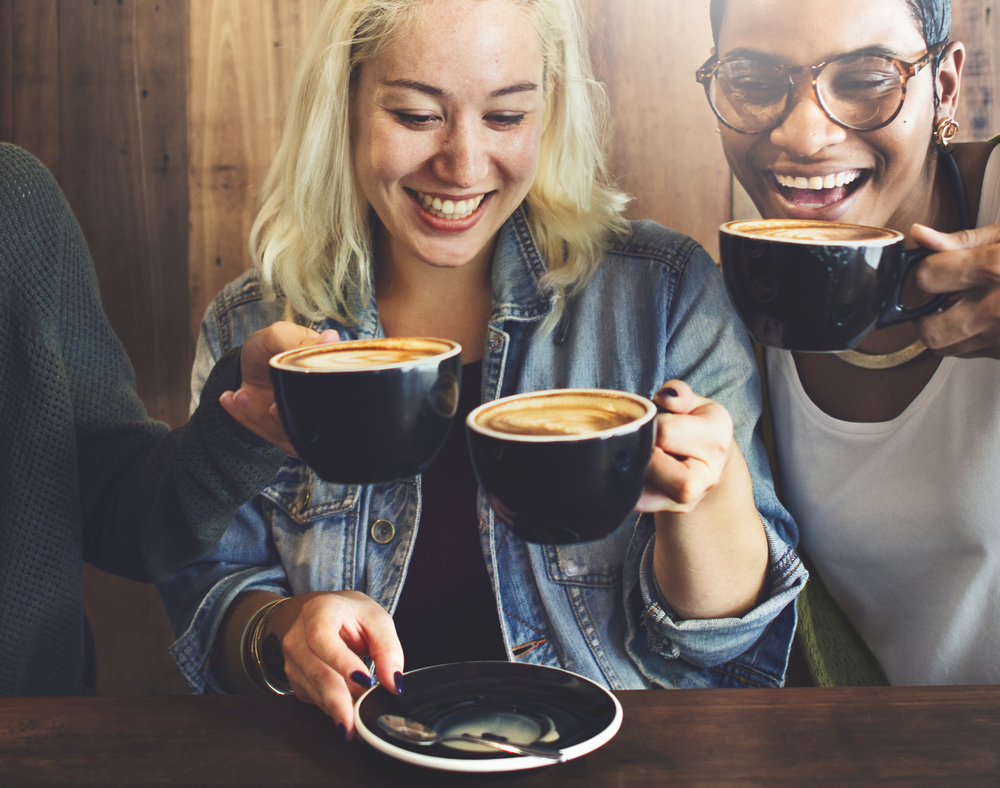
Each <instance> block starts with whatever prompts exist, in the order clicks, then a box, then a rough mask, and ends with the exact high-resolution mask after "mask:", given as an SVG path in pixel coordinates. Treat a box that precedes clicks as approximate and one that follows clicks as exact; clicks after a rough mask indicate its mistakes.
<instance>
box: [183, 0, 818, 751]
mask: <svg viewBox="0 0 1000 788" xmlns="http://www.w3.org/2000/svg"><path fill="white" fill-rule="evenodd" d="M604 111H605V106H604V98H603V93H602V91H601V89H600V87H599V85H597V84H596V83H595V82H594V80H593V78H592V76H591V74H590V66H589V62H588V60H587V56H586V53H585V51H584V46H583V38H582V36H581V31H580V24H579V20H578V18H577V10H576V8H575V7H574V5H573V3H572V2H570V0H393V1H392V2H389V1H387V0H382V1H381V2H373V0H331V2H330V3H329V4H328V5H327V6H326V8H325V10H324V12H323V14H322V17H321V18H320V20H319V23H318V25H317V29H316V31H315V35H314V38H313V41H312V43H311V45H310V46H309V48H308V49H307V50H306V52H305V53H304V55H303V60H302V64H301V67H300V70H299V73H298V78H297V82H296V86H295V91H294V97H293V101H292V108H291V112H290V116H289V121H288V126H287V129H286V131H285V136H284V139H283V142H282V145H281V150H280V152H279V154H278V157H277V159H276V161H275V163H274V166H273V168H272V170H271V173H270V175H269V177H268V180H267V184H266V187H265V193H264V200H263V207H262V209H261V213H260V216H259V218H258V220H257V223H256V225H255V227H254V230H253V234H252V238H251V248H252V250H253V254H254V258H255V261H256V266H255V268H254V270H253V271H251V272H249V273H247V274H246V275H245V276H243V277H241V278H240V279H239V280H237V281H236V282H234V283H233V284H231V285H230V286H229V287H228V288H226V289H225V290H224V291H223V292H222V294H221V295H220V296H219V297H218V298H217V299H216V300H215V302H214V303H213V304H212V306H211V308H210V309H209V310H208V313H207V314H206V318H205V322H204V324H203V329H202V336H201V342H200V350H199V355H198V363H197V371H196V377H195V382H194V389H195V392H196V396H197V392H198V390H199V388H200V386H201V382H202V380H203V379H204V376H205V375H206V374H207V372H208V370H209V369H210V368H211V366H212V364H213V362H214V360H215V359H216V358H218V357H219V356H220V355H221V354H222V353H224V352H225V349H226V348H227V347H228V345H229V344H230V343H232V342H234V341H239V337H240V336H242V335H243V334H244V333H245V332H247V331H250V330H253V327H255V326H260V325H266V324H268V323H269V322H270V321H273V320H277V319H279V318H280V317H281V316H282V315H285V314H288V315H289V316H291V317H294V318H295V319H297V320H300V321H304V322H307V323H309V324H311V325H312V326H314V327H316V328H319V329H330V328H333V329H336V330H337V331H338V332H339V333H340V336H341V338H342V339H348V338H361V337H370V336H379V335H383V334H384V335H387V336H405V335H430V336H440V337H448V338H451V339H454V340H457V341H458V342H459V343H461V345H462V347H463V361H464V364H465V366H464V368H463V371H462V391H461V395H460V403H459V415H458V417H457V418H456V428H455V429H453V430H452V434H451V436H450V437H449V441H448V443H447V444H446V446H445V448H444V449H443V450H442V451H441V453H440V454H439V455H438V457H437V458H436V459H435V461H434V463H433V464H432V466H431V467H430V469H429V470H428V471H427V472H426V473H425V474H423V475H422V476H421V477H419V478H410V479H404V480H401V481H399V482H395V483H391V484H380V485H371V486H361V487H358V486H339V485H333V484H326V483H323V482H321V481H319V480H318V479H316V478H315V477H314V476H313V475H312V474H311V473H310V471H309V469H308V468H307V467H306V466H305V465H304V464H303V463H302V462H301V461H298V460H296V459H292V460H290V461H289V462H288V463H286V465H285V466H284V467H283V468H282V470H281V472H280V473H279V474H278V476H277V478H276V479H275V481H274V484H273V485H272V486H271V487H270V488H269V489H268V490H266V491H265V492H264V494H263V495H261V496H260V497H258V498H257V499H256V500H255V501H254V502H253V503H252V504H250V505H248V506H246V507H244V509H243V510H242V511H241V513H240V515H239V517H238V518H237V519H236V520H235V521H234V523H233V525H232V526H231V528H230V530H229V532H228V533H227V535H226V538H225V542H224V543H223V544H221V545H220V548H219V549H218V550H217V551H216V552H215V553H214V554H213V555H212V556H210V557H209V558H208V559H207V560H206V561H203V562H201V563H198V564H195V565H193V566H191V567H190V568H188V569H186V570H185V571H184V572H183V573H181V574H180V575H178V576H177V577H176V578H175V579H174V580H173V581H172V582H171V583H170V584H168V585H165V586H164V594H165V596H166V598H167V603H168V607H169V608H170V609H171V612H172V615H173V617H174V623H175V626H176V627H177V630H178V631H179V632H181V633H182V634H181V635H180V637H179V639H178V641H177V642H176V643H175V644H174V647H173V650H174V653H175V655H176V657H177V659H178V661H179V663H180V665H181V667H182V669H183V670H184V672H185V674H186V675H187V677H188V679H189V681H190V682H191V684H192V687H193V688H194V689H195V690H196V691H232V692H241V691H253V688H254V686H255V685H258V686H265V685H266V686H270V687H272V688H275V689H278V690H283V691H294V693H295V694H296V695H297V696H298V697H300V698H301V699H302V700H304V701H307V702H312V703H316V704H318V705H320V706H321V707H322V708H323V710H324V711H326V712H327V713H328V714H330V715H331V716H332V717H333V718H334V719H335V720H337V722H338V723H339V724H340V725H341V726H342V728H341V730H342V733H343V735H344V736H345V737H348V738H349V737H350V736H351V735H353V723H352V717H351V704H352V700H353V698H354V697H356V696H357V695H358V694H360V693H361V692H362V691H363V690H364V689H365V688H366V687H367V686H369V685H370V682H371V676H374V677H376V678H377V679H378V680H380V681H381V682H382V683H383V684H385V685H386V686H388V687H389V688H391V689H393V690H395V691H397V692H403V691H404V686H403V685H404V681H403V671H404V664H405V667H407V668H414V667H420V666H422V665H428V664H439V663H442V662H454V661H463V660H480V659H501V660H507V659H519V660H522V661H526V662H531V663H538V664H545V665H551V666H560V667H563V668H566V669H569V670H572V671H575V672H577V673H580V674H583V675H585V676H588V677H590V678H592V679H594V680H596V681H598V682H600V683H601V684H603V685H605V686H608V687H612V688H626V687H631V688H639V687H654V686H682V687H697V686H738V685H755V686H757V685H764V686H774V685H779V684H780V683H781V681H782V676H783V671H784V668H785V663H786V659H787V655H788V649H789V644H790V638H791V632H792V628H793V625H794V606H793V605H792V604H791V603H792V601H793V600H794V597H795V595H796V594H797V592H798V589H799V588H800V587H801V583H802V581H803V578H804V572H803V570H802V568H801V566H800V564H799V562H798V559H797V558H796V556H795V553H794V552H793V550H792V545H793V544H794V541H795V538H796V536H795V527H794V524H793V523H792V522H791V521H790V520H789V518H788V516H787V514H786V513H785V511H784V510H783V509H782V508H781V507H780V505H779V504H778V503H777V500H776V498H775V496H774V492H773V489H772V485H771V482H770V479H769V477H768V476H767V471H766V460H765V457H764V454H763V451H762V449H761V446H760V445H759V443H758V442H757V441H756V440H755V439H754V437H753V432H754V427H755V425H756V423H757V419H758V416H759V410H760V398H759V392H758V380H757V377H756V372H755V366H754V363H753V359H752V356H751V354H750V349H749V347H748V345H747V342H746V340H745V338H744V334H743V331H742V329H741V327H740V326H739V325H738V324H737V323H736V322H735V321H734V318H733V316H732V314H731V312H730V308H729V306H728V301H727V300H726V296H725V292H724V290H723V288H722V286H721V282H720V279H719V276H718V274H717V272H716V270H715V267H714V265H713V264H712V261H711V260H710V259H709V258H708V256H707V255H706V254H705V253H704V252H703V251H702V250H701V249H700V248H699V247H698V246H697V244H695V243H694V242H693V241H691V240H690V239H689V238H686V237H683V236H681V235H678V234H677V233H674V232H671V231H669V230H666V229H664V228H662V227H659V226H657V225H654V224H652V223H629V222H626V221H624V220H623V219H622V217H621V210H622V207H623V206H624V204H625V197H624V196H623V195H622V194H620V193H618V192H617V191H615V190H614V189H613V188H612V187H610V186H609V185H608V183H607V179H606V176H605V172H604V163H603V159H602V154H601V146H602V141H603V140H602V129H603V120H604ZM664 381H666V383H664ZM571 386H583V387H595V386H599V387H605V388H616V389H626V390H629V391H634V392H640V393H642V394H644V395H646V396H654V395H655V397H656V399H657V401H658V402H659V403H661V404H662V405H663V406H664V407H665V408H666V409H667V410H668V411H669V413H667V414H664V415H662V416H660V417H659V423H658V438H657V448H656V450H655V455H654V459H653V462H652V464H651V466H650V469H649V472H648V475H647V484H646V491H645V493H644V495H643V498H642V500H641V501H640V505H639V509H640V510H641V512H642V513H641V514H640V513H638V512H637V513H636V514H635V515H634V516H631V517H629V518H627V520H626V521H625V522H623V523H622V525H621V527H620V528H619V529H618V530H617V531H616V532H615V533H614V534H612V535H611V536H609V537H607V538H606V539H603V540H600V541H598V542H593V543H588V544H581V545H575V546H569V547H541V546H538V545H532V544H528V543H525V542H522V541H520V540H519V539H517V538H516V537H514V536H513V535H512V534H510V533H508V531H507V529H506V527H505V526H504V525H503V523H502V521H501V520H500V519H498V518H496V517H494V514H493V512H492V511H491V510H490V509H489V507H488V506H487V504H486V502H485V500H484V499H483V498H482V497H481V496H477V485H476V481H475V477H474V475H473V473H472V469H471V464H470V461H469V457H468V453H467V449H466V447H465V438H464V430H462V420H463V414H465V413H467V412H468V411H469V410H471V408H472V407H473V406H475V405H478V404H479V403H480V402H481V401H484V400H490V399H495V398H496V397H499V396H505V395H507V394H512V393H515V392H519V391H530V390H537V389H545V388H558V387H571ZM696 392H697V393H696ZM745 458H746V459H745ZM418 526H419V528H418ZM272 604H276V606H274V607H267V606H268V605H272ZM261 611H264V612H263V613H262V612H261ZM265 614H266V615H267V619H266V622H265V623H264V624H262V625H261V627H256V626H253V627H249V628H248V623H254V622H257V621H261V620H262V619H261V618H259V617H260V616H263V615H265ZM390 616H392V617H390ZM255 630H259V635H260V638H259V642H258V645H259V646H260V647H261V648H262V649H263V658H262V660H260V662H259V664H257V663H256V662H255V661H254V660H253V659H252V658H251V659H250V660H247V659H245V657H246V655H247V653H248V652H247V645H248V644H247V636H248V635H247V633H248V632H249V633H250V635H252V634H253V632H254V631H255ZM213 652H214V653H215V655H214V659H213V658H212V654H213ZM404 654H405V663H404ZM366 659H369V660H370V665H371V668H370V667H369V663H366V661H365V660H366Z"/></svg>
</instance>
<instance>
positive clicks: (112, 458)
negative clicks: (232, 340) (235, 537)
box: [80, 355, 285, 580]
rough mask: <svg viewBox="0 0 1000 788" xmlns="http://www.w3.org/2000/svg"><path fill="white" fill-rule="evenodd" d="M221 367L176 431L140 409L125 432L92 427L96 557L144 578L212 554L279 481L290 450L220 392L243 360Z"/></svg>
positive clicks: (85, 465) (91, 545) (88, 464)
mask: <svg viewBox="0 0 1000 788" xmlns="http://www.w3.org/2000/svg"><path fill="white" fill-rule="evenodd" d="M223 367H224V368H223ZM227 371H229V373H230V374H228V375H226V374H222V373H225V372H227ZM219 373H220V374H218V375H216V376H215V377H214V378H213V391H212V396H211V397H210V398H209V400H207V401H206V402H204V403H202V406H201V407H200V408H199V410H198V412H197V413H196V414H195V415H194V416H193V417H192V419H191V420H190V421H189V422H188V423H187V424H185V425H184V426H183V427H181V428H179V429H177V430H173V431H172V432H170V433H169V434H167V433H166V432H165V431H164V432H159V430H161V429H163V428H162V425H155V424H153V423H152V422H150V421H146V420H145V417H144V414H143V413H142V411H141V406H138V405H136V406H134V407H133V408H132V411H133V412H134V413H135V414H136V417H137V418H136V421H133V422H126V427H127V428H122V427H119V426H117V424H116V423H113V422H108V423H105V424H99V425H93V429H92V431H91V432H90V434H89V435H88V436H87V437H86V438H81V443H80V449H81V454H80V467H81V481H82V483H83V488H84V490H85V496H84V502H83V506H84V514H85V517H86V520H87V525H86V527H85V531H84V545H85V550H86V556H87V559H88V560H89V561H91V562H93V563H95V564H97V565H98V566H100V567H101V568H102V569H106V570H108V571H112V572H115V573H117V574H123V575H125V576H127V577H131V578H133V579H136V580H150V579H152V580H159V579H162V578H164V577H166V576H167V575H168V574H169V573H170V572H172V571H173V570H175V569H177V568H178V567H180V566H182V565H183V564H184V563H186V562H187V561H190V560H191V559H193V558H195V557H197V556H199V555H201V554H203V553H205V552H207V551H208V550H211V549H212V547H213V546H214V545H215V544H216V542H217V541H218V540H219V538H220V537H221V536H222V534H223V533H224V532H225V530H226V527H227V526H228V525H229V522H230V521H231V520H232V518H233V516H234V515H235V514H236V510H237V509H238V508H239V507H240V505H241V504H242V503H244V502H245V501H246V500H247V499H249V498H250V497H252V496H253V494H254V493H256V492H258V491H259V490H260V489H262V488H263V487H264V486H265V485H266V484H267V483H268V482H269V481H270V480H271V479H272V478H273V477H274V474H275V473H276V472H277V470H278V468H279V467H280V465H281V462H282V461H283V459H284V457H285V455H284V453H283V452H281V451H280V450H279V449H276V448H274V447H273V446H271V445H269V444H267V443H265V442H264V441H262V440H261V439H260V438H258V437H257V436H255V435H253V434H252V433H250V432H249V431H248V430H246V429H245V428H244V427H242V426H240V425H239V424H237V423H236V422H235V421H233V420H232V419H231V418H230V417H229V416H228V414H226V413H225V412H224V411H223V410H222V408H221V406H220V405H219V404H218V402H216V401H215V399H217V396H218V394H217V393H216V392H215V389H218V393H221V391H222V390H224V389H225V388H229V387H231V386H232V385H233V384H237V385H238V380H239V358H238V356H236V355H234V357H232V358H230V359H227V360H226V363H225V364H224V365H220V369H219ZM216 378H217V380H216ZM206 391H208V389H206ZM128 395H129V393H128V392H125V395H123V396H128ZM131 396H134V394H133V395H131ZM140 419H141V420H140ZM136 422H138V423H136Z"/></svg>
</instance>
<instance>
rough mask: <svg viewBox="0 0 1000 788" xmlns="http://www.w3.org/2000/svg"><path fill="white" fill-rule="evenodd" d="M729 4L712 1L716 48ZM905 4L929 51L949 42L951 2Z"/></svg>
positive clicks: (926, 0)
mask: <svg viewBox="0 0 1000 788" xmlns="http://www.w3.org/2000/svg"><path fill="white" fill-rule="evenodd" d="M727 2H728V0H711V5H710V7H709V16H710V18H711V20H712V38H713V39H715V46H716V47H718V46H719V30H720V29H721V28H722V19H723V17H724V16H725V14H726V3H727ZM905 2H906V4H907V5H908V6H909V7H910V13H911V14H912V16H913V19H914V21H916V23H917V27H919V28H920V32H921V34H923V37H924V43H926V44H927V48H928V49H930V48H931V47H933V46H935V45H937V44H940V43H941V42H942V41H947V40H948V36H950V35H951V0H905ZM942 54H943V53H942ZM941 56H942V55H940V54H939V55H938V59H937V62H940V58H941ZM937 62H936V63H935V66H936V65H937Z"/></svg>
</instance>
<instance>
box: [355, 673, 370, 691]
mask: <svg viewBox="0 0 1000 788" xmlns="http://www.w3.org/2000/svg"><path fill="white" fill-rule="evenodd" d="M351 681H353V682H354V683H355V684H357V685H358V686H359V687H364V688H365V689H370V688H371V686H372V679H371V676H369V675H368V674H367V673H362V672H361V671H360V670H356V671H354V672H353V673H352V674H351Z"/></svg>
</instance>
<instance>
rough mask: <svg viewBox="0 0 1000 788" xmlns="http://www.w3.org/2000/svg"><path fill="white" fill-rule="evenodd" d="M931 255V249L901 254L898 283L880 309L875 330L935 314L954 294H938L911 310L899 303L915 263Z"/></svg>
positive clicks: (908, 250) (911, 250) (908, 251)
mask: <svg viewBox="0 0 1000 788" xmlns="http://www.w3.org/2000/svg"><path fill="white" fill-rule="evenodd" d="M932 254H934V250H932V249H907V250H906V251H905V252H903V270H902V272H901V273H900V275H899V281H897V282H896V287H895V288H894V289H893V292H892V298H891V299H890V300H889V301H888V303H886V305H885V307H884V308H883V309H882V314H881V315H879V319H878V323H876V325H875V327H876V328H887V327H888V326H895V325H899V324H900V323H908V322H909V321H911V320H916V319H917V318H918V317H923V316H924V315H929V314H931V312H937V311H938V310H939V309H941V307H943V306H944V305H945V304H946V303H947V301H948V299H949V298H951V297H952V296H953V295H954V293H939V294H938V295H936V296H934V297H933V298H931V299H930V300H928V301H927V303H924V304H921V305H920V306H915V307H913V308H912V309H908V308H906V307H905V306H903V304H902V303H901V302H900V299H901V298H902V296H903V285H904V284H906V280H907V278H908V277H909V276H910V272H911V271H912V270H913V268H914V266H916V264H917V263H919V262H920V261H921V260H923V259H924V258H925V257H927V256H929V255H932Z"/></svg>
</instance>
